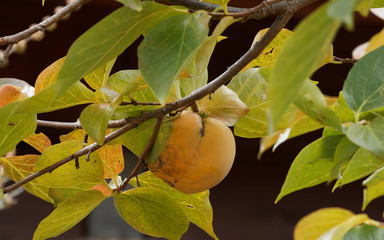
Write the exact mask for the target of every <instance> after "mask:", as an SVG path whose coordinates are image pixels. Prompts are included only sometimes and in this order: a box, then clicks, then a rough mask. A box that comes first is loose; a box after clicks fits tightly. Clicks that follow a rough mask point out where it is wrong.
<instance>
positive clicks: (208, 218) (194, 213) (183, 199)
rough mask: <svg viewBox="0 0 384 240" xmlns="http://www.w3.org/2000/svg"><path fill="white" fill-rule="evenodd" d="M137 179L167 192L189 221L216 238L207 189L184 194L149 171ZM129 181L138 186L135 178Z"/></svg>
mask: <svg viewBox="0 0 384 240" xmlns="http://www.w3.org/2000/svg"><path fill="white" fill-rule="evenodd" d="M138 181H139V183H140V186H142V187H149V188H153V189H158V190H160V191H162V192H164V193H167V194H169V196H170V197H171V198H172V199H173V200H175V201H176V202H177V203H178V204H179V205H180V207H181V208H182V209H183V211H184V213H185V214H186V215H187V217H188V219H189V221H190V222H192V223H193V224H195V225H197V226H198V227H200V228H201V229H203V230H204V231H205V232H206V233H208V234H209V235H210V236H211V237H212V238H214V239H217V237H216V235H215V233H214V231H213V227H212V220H213V211H212V206H211V204H210V202H209V191H208V190H207V191H204V192H200V193H196V194H185V193H182V192H180V191H178V190H176V189H174V188H172V187H170V186H169V185H168V184H167V183H165V182H164V181H163V180H162V179H160V178H158V177H155V176H154V175H153V174H152V173H151V172H150V171H147V172H145V173H142V174H140V175H139V176H138ZM129 183H130V184H131V185H132V186H134V187H138V186H137V182H136V180H135V179H131V180H130V182H129Z"/></svg>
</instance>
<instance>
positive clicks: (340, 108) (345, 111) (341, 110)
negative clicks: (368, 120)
mask: <svg viewBox="0 0 384 240" xmlns="http://www.w3.org/2000/svg"><path fill="white" fill-rule="evenodd" d="M333 110H334V111H335V112H336V114H337V115H338V116H339V118H340V121H341V122H343V123H344V122H353V121H354V120H355V114H354V113H353V111H352V110H351V109H350V108H349V107H348V104H347V102H346V101H345V99H344V96H343V93H342V92H340V93H339V98H338V99H337V101H336V103H335V105H333Z"/></svg>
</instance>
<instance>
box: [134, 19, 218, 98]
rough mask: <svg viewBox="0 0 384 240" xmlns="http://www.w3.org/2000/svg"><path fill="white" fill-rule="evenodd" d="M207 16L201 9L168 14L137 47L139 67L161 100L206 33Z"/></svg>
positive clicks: (203, 39)
mask: <svg viewBox="0 0 384 240" xmlns="http://www.w3.org/2000/svg"><path fill="white" fill-rule="evenodd" d="M209 19H210V17H209V16H208V15H207V14H204V13H202V12H196V13H194V14H190V15H179V16H173V17H170V18H168V19H166V20H164V21H162V22H160V23H159V24H158V25H156V28H154V29H152V30H151V31H150V32H149V33H148V35H146V36H145V38H144V40H143V42H142V43H141V44H140V46H139V48H138V50H137V51H138V58H139V69H140V71H141V74H142V76H143V78H144V80H145V82H146V83H147V84H148V85H149V87H150V88H151V89H152V91H153V92H154V94H155V96H156V97H157V98H158V99H159V101H160V102H161V103H164V102H165V99H166V98H167V96H168V93H169V90H170V88H171V86H172V83H173V81H174V80H175V79H176V78H177V77H178V76H179V74H180V73H181V72H182V70H183V69H184V67H185V66H186V65H187V63H188V62H189V61H190V60H191V58H192V57H193V56H194V54H196V53H197V50H198V49H199V47H200V46H201V45H202V44H203V43H204V41H205V40H206V38H207V34H208V21H209Z"/></svg>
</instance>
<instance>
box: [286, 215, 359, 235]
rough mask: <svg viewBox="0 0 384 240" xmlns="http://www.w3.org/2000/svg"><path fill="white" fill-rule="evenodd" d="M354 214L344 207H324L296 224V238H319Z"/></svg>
mask: <svg viewBox="0 0 384 240" xmlns="http://www.w3.org/2000/svg"><path fill="white" fill-rule="evenodd" d="M353 215H354V214H353V213H352V212H351V211H349V210H346V209H343V208H322V209H319V210H316V211H314V212H312V213H310V214H308V215H307V216H305V217H303V218H302V219H301V220H300V221H299V222H298V223H297V224H296V226H295V230H294V234H293V235H294V240H317V239H318V238H319V237H320V236H321V235H323V234H324V233H325V232H327V231H329V230H330V229H332V228H333V227H335V226H337V225H338V224H340V223H342V222H344V221H346V220H348V219H349V218H350V217H352V216H353Z"/></svg>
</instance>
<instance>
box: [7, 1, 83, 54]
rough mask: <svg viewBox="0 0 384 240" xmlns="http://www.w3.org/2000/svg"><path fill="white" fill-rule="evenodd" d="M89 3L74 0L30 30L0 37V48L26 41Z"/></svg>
mask: <svg viewBox="0 0 384 240" xmlns="http://www.w3.org/2000/svg"><path fill="white" fill-rule="evenodd" d="M89 1H90V0H76V1H74V2H72V3H71V4H68V5H66V6H65V7H64V8H63V9H61V10H60V11H59V12H58V13H56V14H54V15H52V16H51V17H49V18H47V19H45V20H44V21H42V22H40V23H39V24H36V25H34V26H33V27H30V28H28V29H26V30H24V31H22V32H19V33H16V34H14V35H10V36H5V37H1V38H0V46H1V45H7V44H13V43H18V42H20V41H21V40H23V39H27V38H28V37H30V36H32V35H33V34H34V33H36V32H38V31H41V30H42V29H46V28H47V27H49V26H51V25H52V24H55V23H56V22H58V21H59V20H60V19H62V18H63V17H65V16H66V15H67V14H70V13H71V12H73V11H76V10H77V9H78V8H79V7H81V6H82V5H84V4H85V3H87V2H89Z"/></svg>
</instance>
